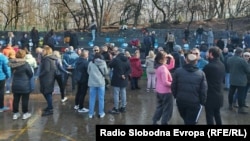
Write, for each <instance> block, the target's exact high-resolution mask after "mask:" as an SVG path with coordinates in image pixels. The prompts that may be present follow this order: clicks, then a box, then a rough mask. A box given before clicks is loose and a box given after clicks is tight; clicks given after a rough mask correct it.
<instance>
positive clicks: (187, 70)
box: [171, 64, 207, 105]
mask: <svg viewBox="0 0 250 141" xmlns="http://www.w3.org/2000/svg"><path fill="white" fill-rule="evenodd" d="M171 90H172V93H173V95H174V97H175V98H176V101H178V102H179V103H183V104H191V105H192V104H201V105H204V104H205V102H206V97H207V81H206V76H205V74H204V72H203V71H202V70H199V69H198V67H196V66H194V65H191V64H186V65H184V66H183V67H182V68H178V69H176V71H175V73H174V74H173V82H172V85H171Z"/></svg>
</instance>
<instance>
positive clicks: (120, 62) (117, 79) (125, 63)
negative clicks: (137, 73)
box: [109, 53, 131, 87]
mask: <svg viewBox="0 0 250 141" xmlns="http://www.w3.org/2000/svg"><path fill="white" fill-rule="evenodd" d="M109 67H110V68H113V76H112V78H111V86H114V87H127V85H128V78H129V74H130V73H131V68H130V63H129V60H128V58H127V57H125V56H124V54H123V53H120V54H118V55H117V56H116V57H115V58H114V59H113V60H112V61H111V62H110V64H109ZM122 75H125V77H126V79H122Z"/></svg>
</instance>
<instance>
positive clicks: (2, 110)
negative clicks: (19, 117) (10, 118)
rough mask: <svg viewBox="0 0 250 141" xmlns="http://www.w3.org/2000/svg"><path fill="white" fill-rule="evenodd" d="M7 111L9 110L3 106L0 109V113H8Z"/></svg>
mask: <svg viewBox="0 0 250 141" xmlns="http://www.w3.org/2000/svg"><path fill="white" fill-rule="evenodd" d="M9 109H10V108H9V107H5V106H4V107H3V108H0V113H1V112H4V111H8V110H9Z"/></svg>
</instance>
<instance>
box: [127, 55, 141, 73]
mask: <svg viewBox="0 0 250 141" xmlns="http://www.w3.org/2000/svg"><path fill="white" fill-rule="evenodd" d="M129 61H130V67H131V77H141V76H142V73H143V70H142V66H141V60H140V58H136V57H130V58H129Z"/></svg>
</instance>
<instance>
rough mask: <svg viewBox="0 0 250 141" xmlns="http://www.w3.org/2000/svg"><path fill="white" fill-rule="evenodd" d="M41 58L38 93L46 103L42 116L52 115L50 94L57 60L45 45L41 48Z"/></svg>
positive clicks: (50, 49)
mask: <svg viewBox="0 0 250 141" xmlns="http://www.w3.org/2000/svg"><path fill="white" fill-rule="evenodd" d="M42 55H43V57H42V60H41V68H40V74H39V80H40V92H41V93H42V94H43V96H44V98H45V100H46V101H47V107H46V108H45V109H44V112H43V113H42V116H47V115H51V114H53V105H52V93H53V90H54V84H55V71H56V65H55V64H56V63H55V62H56V60H57V58H56V57H55V56H54V55H52V48H51V47H49V46H47V45H45V46H44V48H43V53H42Z"/></svg>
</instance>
